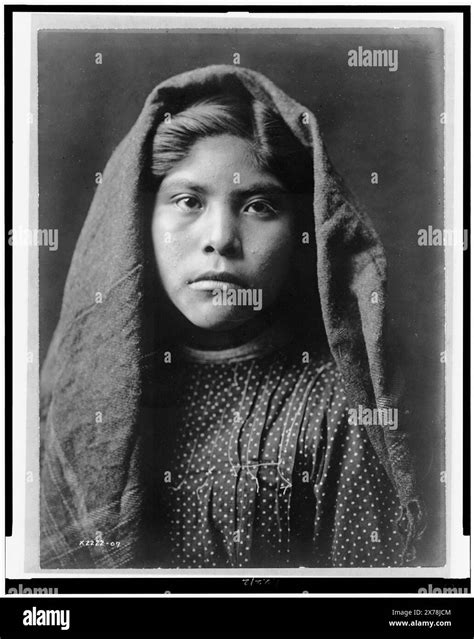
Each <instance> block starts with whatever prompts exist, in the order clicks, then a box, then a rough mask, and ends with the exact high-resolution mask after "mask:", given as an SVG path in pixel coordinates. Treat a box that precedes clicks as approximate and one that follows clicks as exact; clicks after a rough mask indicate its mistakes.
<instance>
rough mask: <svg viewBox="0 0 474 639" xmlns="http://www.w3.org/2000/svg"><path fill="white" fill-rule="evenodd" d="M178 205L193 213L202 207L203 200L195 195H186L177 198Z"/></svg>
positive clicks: (181, 208)
mask: <svg viewBox="0 0 474 639" xmlns="http://www.w3.org/2000/svg"><path fill="white" fill-rule="evenodd" d="M175 204H176V206H177V207H178V208H179V209H180V211H183V212H184V213H193V212H196V211H198V210H199V209H200V208H201V202H200V201H199V200H198V199H197V197H194V196H193V195H186V196H185V197H180V198H179V199H177V200H175Z"/></svg>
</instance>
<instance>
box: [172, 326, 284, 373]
mask: <svg viewBox="0 0 474 639" xmlns="http://www.w3.org/2000/svg"><path fill="white" fill-rule="evenodd" d="M291 339H292V336H291V331H290V328H289V326H288V324H287V323H286V322H284V321H283V320H277V321H276V322H275V323H274V324H272V325H271V326H269V327H268V328H266V329H265V330H264V331H262V332H261V333H260V334H259V335H257V336H256V337H254V338H253V339H251V340H250V341H248V342H245V344H241V345H240V346H235V347H233V348H225V349H220V350H207V349H206V350H201V349H198V348H193V347H191V346H185V345H184V344H182V345H180V347H179V350H180V353H181V356H182V358H183V359H185V360H187V361H193V362H201V363H214V364H216V363H221V364H222V363H234V362H243V361H246V360H250V359H258V358H261V357H264V356H265V355H268V354H269V353H271V352H272V351H275V350H278V349H280V348H282V347H283V346H285V345H286V344H287V343H288V342H289V341H290V340H291Z"/></svg>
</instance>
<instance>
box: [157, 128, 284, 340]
mask: <svg viewBox="0 0 474 639" xmlns="http://www.w3.org/2000/svg"><path fill="white" fill-rule="evenodd" d="M152 238H153V246H154V251H155V256H156V260H157V265H158V272H159V275H160V278H161V282H162V284H163V287H164V289H165V291H166V293H167V295H168V296H169V298H170V300H171V301H172V302H173V304H174V305H175V306H176V307H177V308H178V309H179V311H181V313H182V314H183V315H184V316H185V317H186V318H187V319H188V320H189V321H190V322H191V323H192V324H194V325H195V326H198V327H199V328H203V329H209V330H212V331H227V330H232V329H234V328H237V327H239V326H240V325H242V324H244V323H245V322H248V321H249V320H252V319H255V318H256V314H258V313H259V312H261V311H262V310H264V309H266V308H268V307H270V306H271V305H272V304H273V303H274V302H275V301H276V300H277V298H278V296H279V294H280V292H281V290H282V288H283V286H284V284H285V282H287V276H288V273H289V272H290V264H291V257H292V252H293V247H294V211H293V210H292V201H291V198H290V195H289V193H288V192H287V191H286V190H285V189H284V187H283V185H282V184H281V182H280V181H279V180H277V179H276V178H275V177H274V176H273V175H271V174H270V173H267V172H265V171H262V170H261V169H260V168H259V167H258V165H257V163H256V162H255V160H254V158H253V157H252V154H251V152H250V148H249V146H248V143H247V142H246V141H245V140H243V139H241V138H238V137H235V136H232V135H219V136H214V137H209V138H203V139H201V140H199V141H198V142H196V143H195V144H194V146H193V147H192V148H191V151H190V153H189V154H188V156H187V157H186V158H185V159H184V160H182V161H181V162H179V163H178V164H176V166H175V167H174V169H173V170H172V171H170V172H169V173H168V174H167V175H166V177H165V178H164V179H163V181H162V183H161V185H160V188H159V190H158V193H157V197H156V202H155V208H154V213H153V222H152ZM289 284H291V282H289Z"/></svg>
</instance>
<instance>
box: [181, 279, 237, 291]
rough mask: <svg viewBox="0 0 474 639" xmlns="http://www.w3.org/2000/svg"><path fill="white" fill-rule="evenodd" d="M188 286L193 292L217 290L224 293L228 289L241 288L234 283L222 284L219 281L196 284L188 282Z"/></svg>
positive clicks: (199, 281)
mask: <svg viewBox="0 0 474 639" xmlns="http://www.w3.org/2000/svg"><path fill="white" fill-rule="evenodd" d="M188 286H189V287H190V288H192V289H193V290H194V291H215V290H217V289H220V290H222V291H225V290H227V289H228V288H241V287H240V286H239V285H238V284H234V282H222V281H221V280H198V281H197V282H190V283H189V284H188Z"/></svg>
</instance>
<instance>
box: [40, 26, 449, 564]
mask: <svg viewBox="0 0 474 639" xmlns="http://www.w3.org/2000/svg"><path fill="white" fill-rule="evenodd" d="M358 46H363V47H364V48H365V49H398V64H399V68H398V70H397V71H396V72H390V71H389V69H388V68H383V67H382V68H371V67H366V68H363V67H362V68H358V67H349V66H348V64H347V60H348V51H349V50H350V49H357V47H358ZM96 53H101V54H102V64H101V65H98V64H96V63H95V55H96ZM234 53H239V54H240V64H241V66H243V67H249V68H251V69H254V70H256V71H259V72H261V73H263V74H264V75H266V76H268V78H269V79H270V80H272V81H273V82H275V84H276V85H277V86H279V87H281V89H283V91H285V92H286V93H288V94H289V95H290V96H291V97H293V98H294V99H296V100H297V101H298V102H300V103H301V104H303V105H304V106H307V107H308V108H309V109H311V110H312V111H313V112H314V113H315V115H316V117H317V118H318V121H319V124H320V128H321V131H322V134H323V138H324V141H325V144H326V147H327V150H328V153H329V155H330V157H331V159H332V161H333V163H334V165H335V166H336V168H337V170H338V172H339V173H340V174H341V175H342V176H343V177H344V179H345V181H346V183H347V185H348V186H349V188H350V189H351V190H352V192H353V193H354V194H355V195H356V197H357V198H358V200H359V201H360V203H361V204H362V205H363V206H364V208H365V209H366V211H367V212H368V213H369V215H370V217H371V218H372V220H373V222H374V225H375V227H376V229H377V231H378V232H379V234H380V236H381V238H382V241H383V243H384V245H385V247H386V251H387V258H388V264H389V304H390V317H391V321H392V323H393V327H394V329H395V331H396V332H397V333H398V336H399V339H400V341H401V348H400V356H401V359H402V362H403V365H404V371H405V375H406V378H407V384H408V388H409V389H410V403H411V404H412V405H413V406H414V411H415V413H414V416H415V423H416V424H415V425H416V430H417V432H419V442H416V444H417V445H416V447H417V449H418V452H419V456H418V463H419V465H420V469H421V477H422V478H423V483H424V486H425V497H426V500H427V502H428V507H429V509H430V511H431V521H430V529H429V532H428V534H427V535H426V537H425V542H424V544H423V548H421V549H420V554H419V560H420V562H422V563H423V564H424V565H443V564H444V534H445V533H444V490H443V488H444V484H443V483H441V482H440V473H441V471H442V470H444V468H445V462H444V365H443V364H442V363H441V362H440V352H441V351H443V350H444V254H443V248H442V247H419V246H418V244H417V239H418V234H417V232H418V230H419V229H422V228H427V227H428V226H429V225H432V226H433V228H443V226H444V219H443V172H444V158H443V135H444V131H443V125H442V124H441V123H440V114H441V113H442V112H443V111H444V110H445V109H444V106H443V91H444V86H443V73H444V59H443V32H442V30H441V29H416V30H414V29H385V30H382V29H370V30H367V29H365V30H361V29H358V30H354V29H351V30H347V29H346V30H344V31H342V30H334V29H331V30H328V29H325V30H324V32H323V31H320V30H312V31H311V32H310V31H309V30H297V31H295V30H291V31H290V30H284V29H282V30H279V31H278V33H275V31H270V30H268V31H267V30H264V31H263V30H259V31H258V32H257V31H255V30H253V31H250V30H245V31H244V30H238V31H237V30H226V31H225V33H223V32H222V31H220V32H215V31H208V30H200V31H199V32H198V31H184V30H181V31H173V32H172V33H171V32H165V31H156V30H155V31H154V32H150V31H141V32H136V31H135V32H131V31H121V32H119V33H117V32H113V31H82V32H81V31H40V32H39V33H38V68H39V96H38V107H39V224H38V226H39V228H52V229H58V231H59V248H58V250H57V251H55V252H54V251H49V250H48V249H47V248H44V249H42V250H41V251H40V357H41V361H43V359H44V356H45V354H46V350H47V348H48V345H49V342H50V339H51V336H52V332H53V330H54V327H55V324H56V322H57V320H58V317H59V311H60V306H61V298H62V292H63V287H64V281H65V278H66V275H67V271H68V268H69V264H70V260H71V257H72V253H73V250H74V246H75V242H76V240H77V237H78V234H79V232H80V230H81V227H82V224H83V222H84V219H85V216H86V214H87V211H88V207H89V205H90V202H91V199H92V196H93V194H94V190H95V188H96V184H95V174H96V173H97V172H102V171H103V169H104V166H105V164H106V162H107V160H108V158H109V156H110V154H111V152H112V151H113V149H114V148H115V147H116V146H117V144H118V143H119V142H120V140H121V139H122V138H123V137H124V136H125V135H126V133H127V132H128V130H129V129H130V127H131V126H132V124H133V123H134V121H135V120H136V118H137V117H138V114H139V112H140V110H141V108H142V106H143V103H144V101H145V98H146V97H147V95H148V94H149V93H150V91H151V90H152V89H153V87H154V86H155V85H157V84H159V83H160V82H161V81H163V80H165V79H167V78H169V77H170V76H172V75H175V74H177V73H181V72H183V71H187V70H189V69H193V68H196V67H201V66H206V65H209V64H232V63H233V54H234ZM373 171H376V172H377V173H378V175H379V183H378V184H377V185H373V184H371V173H372V172H373ZM460 427H461V426H460Z"/></svg>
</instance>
